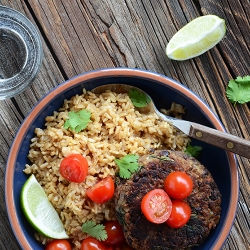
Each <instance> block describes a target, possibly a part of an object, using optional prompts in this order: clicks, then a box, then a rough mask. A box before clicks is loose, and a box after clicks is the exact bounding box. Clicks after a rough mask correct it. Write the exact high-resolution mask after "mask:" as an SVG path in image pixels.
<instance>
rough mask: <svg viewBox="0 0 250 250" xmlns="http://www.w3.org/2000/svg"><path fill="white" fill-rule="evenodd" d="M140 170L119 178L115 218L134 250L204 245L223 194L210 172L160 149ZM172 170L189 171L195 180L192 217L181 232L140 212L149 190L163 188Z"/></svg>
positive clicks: (190, 201) (183, 156) (178, 154)
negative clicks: (151, 219)
mask: <svg viewBox="0 0 250 250" xmlns="http://www.w3.org/2000/svg"><path fill="white" fill-rule="evenodd" d="M139 166H140V168H139V170H138V171H137V172H136V173H134V174H133V175H132V176H131V178H130V179H127V180H124V179H123V180H121V179H117V187H116V192H115V207H116V215H117V219H118V220H119V222H120V224H121V225H122V227H123V229H124V235H125V238H126V241H127V243H128V244H129V245H130V246H131V247H132V248H134V249H143V250H147V249H149V250H152V249H157V250H160V249H164V250H166V249H175V248H178V249H190V248H192V247H193V246H197V245H200V244H202V242H203V241H204V240H205V238H206V237H207V236H208V234H209V232H210V231H211V229H212V228H215V227H216V225H217V223H218V222H219V219H220V212H221V194H220V192H219V190H218V187H217V185H216V183H215V182H214V180H213V178H212V176H211V174H210V173H209V172H208V170H207V169H206V168H205V167H204V166H203V165H202V164H201V163H200V162H199V161H198V160H196V159H195V158H193V157H191V156H188V155H186V154H185V153H183V152H180V151H173V150H159V151H155V152H153V153H152V154H149V155H144V156H142V157H141V158H140V159H139ZM173 171H183V172H186V173H187V174H188V175H189V176H190V177H191V178H192V180H193V184H194V187H193V191H192V193H191V195H190V196H189V197H188V198H186V201H187V203H188V204H189V205H190V207H191V210H192V214H191V218H190V220H189V221H188V223H187V224H186V225H185V226H183V227H182V228H179V229H174V228H170V227H168V226H167V224H166V223H163V224H154V223H151V222H150V221H148V220H147V219H146V218H145V216H144V215H143V214H142V212H141V207H140V203H141V200H142V198H143V196H144V195H145V194H146V193H148V192H149V191H151V190H153V189H156V188H162V189H163V187H164V180H165V178H166V176H167V175H168V174H169V173H171V172H173Z"/></svg>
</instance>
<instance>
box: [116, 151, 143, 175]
mask: <svg viewBox="0 0 250 250" xmlns="http://www.w3.org/2000/svg"><path fill="white" fill-rule="evenodd" d="M138 159H139V156H138V155H132V154H128V155H125V156H124V157H123V158H121V159H115V162H116V164H117V165H118V167H119V169H120V170H119V175H120V177H122V178H124V179H129V178H130V176H131V174H132V173H134V172H135V171H136V170H137V169H138V167H139V165H138Z"/></svg>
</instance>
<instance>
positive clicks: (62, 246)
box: [45, 240, 72, 250]
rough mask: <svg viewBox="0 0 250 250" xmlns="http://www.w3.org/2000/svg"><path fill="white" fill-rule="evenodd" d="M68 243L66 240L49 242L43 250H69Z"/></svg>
mask: <svg viewBox="0 0 250 250" xmlns="http://www.w3.org/2000/svg"><path fill="white" fill-rule="evenodd" d="M71 249H72V248H71V246H70V243H69V242H68V241H67V240H52V241H51V242H49V243H48V244H47V245H46V247H45V250H71Z"/></svg>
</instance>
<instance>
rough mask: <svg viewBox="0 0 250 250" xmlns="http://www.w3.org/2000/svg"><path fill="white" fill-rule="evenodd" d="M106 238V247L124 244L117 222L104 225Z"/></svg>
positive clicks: (120, 228)
mask: <svg viewBox="0 0 250 250" xmlns="http://www.w3.org/2000/svg"><path fill="white" fill-rule="evenodd" d="M104 226H105V230H106V231H107V235H108V238H107V239H106V240H105V241H104V242H105V244H107V245H119V244H121V243H123V242H124V240H125V239H124V234H123V230H122V227H121V225H120V224H119V222H118V221H106V222H105V223H104Z"/></svg>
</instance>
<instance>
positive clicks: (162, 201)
mask: <svg viewBox="0 0 250 250" xmlns="http://www.w3.org/2000/svg"><path fill="white" fill-rule="evenodd" d="M141 210H142V212H143V214H144V216H145V217H146V218H147V219H148V220H149V221H151V222H153V223H156V224H160V223H163V222H165V221H166V220H167V219H168V218H169V216H170V213H171V210H172V202H171V200H170V198H169V196H168V195H167V193H166V192H165V191H164V190H163V189H154V190H151V191H150V192H148V193H147V194H146V195H145V196H144V197H143V198H142V201H141Z"/></svg>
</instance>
